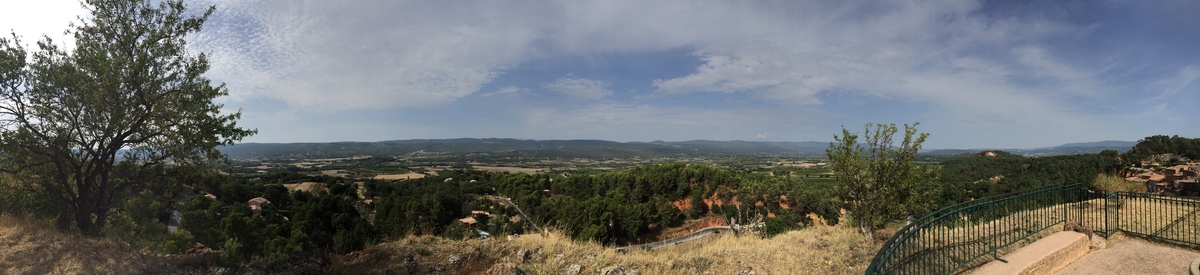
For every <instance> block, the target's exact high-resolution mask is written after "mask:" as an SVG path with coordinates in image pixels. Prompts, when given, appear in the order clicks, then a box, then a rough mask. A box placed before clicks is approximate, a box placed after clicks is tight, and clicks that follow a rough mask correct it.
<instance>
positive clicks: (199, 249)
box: [184, 243, 213, 254]
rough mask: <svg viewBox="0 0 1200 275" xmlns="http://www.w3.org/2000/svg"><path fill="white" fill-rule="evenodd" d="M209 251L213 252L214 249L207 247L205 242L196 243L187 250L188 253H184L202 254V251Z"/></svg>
mask: <svg viewBox="0 0 1200 275" xmlns="http://www.w3.org/2000/svg"><path fill="white" fill-rule="evenodd" d="M209 252H213V250H212V249H211V248H208V247H205V246H204V245H203V244H200V243H196V245H194V246H192V248H189V249H188V250H187V253H184V254H200V253H209Z"/></svg>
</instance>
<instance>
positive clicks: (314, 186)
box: [283, 181, 325, 193]
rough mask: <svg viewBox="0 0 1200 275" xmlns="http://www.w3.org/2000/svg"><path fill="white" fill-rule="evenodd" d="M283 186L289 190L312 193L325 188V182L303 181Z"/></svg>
mask: <svg viewBox="0 0 1200 275" xmlns="http://www.w3.org/2000/svg"><path fill="white" fill-rule="evenodd" d="M283 187H286V188H287V189H288V192H296V191H305V192H310V193H311V192H315V191H316V190H324V189H325V184H324V183H320V182H311V181H306V182H301V183H288V184H284V185H283Z"/></svg>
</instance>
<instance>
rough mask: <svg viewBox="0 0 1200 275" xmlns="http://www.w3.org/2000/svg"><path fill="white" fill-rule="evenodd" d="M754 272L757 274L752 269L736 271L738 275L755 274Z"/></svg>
mask: <svg viewBox="0 0 1200 275" xmlns="http://www.w3.org/2000/svg"><path fill="white" fill-rule="evenodd" d="M756 274H757V273H754V270H742V271H738V275H756Z"/></svg>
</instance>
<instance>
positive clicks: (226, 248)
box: [221, 238, 247, 267]
mask: <svg viewBox="0 0 1200 275" xmlns="http://www.w3.org/2000/svg"><path fill="white" fill-rule="evenodd" d="M246 257H247V255H246V248H245V246H243V245H242V242H240V241H238V239H237V238H230V239H228V240H225V244H223V245H221V264H222V265H225V266H229V267H234V266H240V265H242V263H244V262H246V260H247V258H246Z"/></svg>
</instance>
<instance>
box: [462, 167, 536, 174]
mask: <svg viewBox="0 0 1200 275" xmlns="http://www.w3.org/2000/svg"><path fill="white" fill-rule="evenodd" d="M472 168H474V169H475V170H479V171H488V172H499V173H504V172H509V173H526V174H536V173H541V172H542V171H544V170H546V169H545V168H522V167H504V166H474V167H472Z"/></svg>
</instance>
